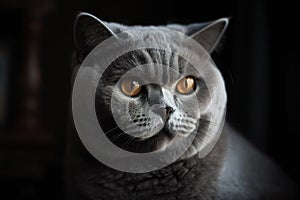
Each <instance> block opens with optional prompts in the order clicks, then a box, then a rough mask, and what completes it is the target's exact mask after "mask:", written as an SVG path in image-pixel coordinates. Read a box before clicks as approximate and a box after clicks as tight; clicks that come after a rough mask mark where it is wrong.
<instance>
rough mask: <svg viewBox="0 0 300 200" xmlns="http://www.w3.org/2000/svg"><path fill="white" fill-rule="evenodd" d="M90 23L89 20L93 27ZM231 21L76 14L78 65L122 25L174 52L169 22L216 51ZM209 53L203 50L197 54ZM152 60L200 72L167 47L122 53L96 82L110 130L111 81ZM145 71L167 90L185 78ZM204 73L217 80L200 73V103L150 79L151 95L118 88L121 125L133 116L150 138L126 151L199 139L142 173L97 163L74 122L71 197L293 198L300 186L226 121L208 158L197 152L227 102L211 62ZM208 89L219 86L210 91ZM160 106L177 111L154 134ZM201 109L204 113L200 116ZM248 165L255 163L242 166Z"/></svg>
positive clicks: (98, 104) (134, 35)
mask: <svg viewBox="0 0 300 200" xmlns="http://www.w3.org/2000/svg"><path fill="white" fill-rule="evenodd" d="M219 22H220V23H219ZM87 24H89V25H91V26H87ZM226 26H227V21H226V20H224V19H223V20H217V21H214V22H211V23H201V24H192V25H189V26H183V25H168V26H158V27H154V26H151V27H140V26H134V27H129V26H124V25H120V24H116V23H106V22H102V21H100V20H98V19H97V18H95V17H92V16H91V15H89V14H85V13H83V14H81V15H79V16H78V17H77V19H76V23H75V45H76V54H77V64H76V65H77V67H78V66H79V65H80V63H81V62H82V60H83V59H84V58H85V56H86V55H87V54H88V53H89V52H90V51H91V50H92V49H93V48H94V47H95V46H96V45H97V44H99V43H100V42H102V41H103V40H105V39H106V38H108V37H111V36H115V34H117V33H119V32H122V31H126V33H127V34H128V37H129V38H130V39H135V40H141V41H143V40H151V41H152V42H156V43H167V44H168V45H169V47H170V50H172V52H174V51H175V52H176V49H178V48H180V46H178V45H175V43H172V41H174V40H175V38H174V37H175V35H172V34H170V33H169V28H170V29H173V30H177V31H179V32H182V33H185V34H188V35H190V36H191V37H193V38H194V39H195V40H196V41H197V42H199V43H200V44H202V46H203V47H204V49H205V50H206V51H207V52H209V53H210V52H212V51H213V50H214V48H215V47H216V45H217V43H218V41H219V39H220V37H221V36H222V34H223V32H224V30H225V28H226ZM198 28H199V29H198ZM153 32H155V34H149V33H153ZM176 37H177V36H176ZM176 40H178V38H176ZM205 53H206V52H199V54H200V55H199V56H201V54H205ZM147 63H160V64H164V65H167V66H169V67H170V68H171V69H175V70H178V71H179V72H181V73H183V74H185V75H187V76H188V75H194V74H186V72H189V73H191V71H192V70H193V69H192V67H191V66H189V63H188V62H187V61H185V60H184V59H183V58H181V57H179V56H178V55H176V54H173V53H168V52H167V51H162V50H154V49H144V50H138V51H134V52H130V53H128V54H126V55H123V56H121V57H120V58H119V59H117V60H116V61H114V62H113V63H112V64H111V66H110V67H109V68H108V69H107V70H106V71H105V73H104V74H103V78H102V79H101V80H100V82H99V83H98V84H99V85H98V90H97V94H96V99H95V100H96V111H97V114H98V119H99V122H100V125H101V126H103V127H104V129H106V130H111V128H112V127H115V124H114V123H113V118H112V114H111V110H110V102H111V101H110V100H111V95H112V88H113V86H114V85H115V84H116V83H117V82H118V80H119V79H120V78H121V76H122V75H123V74H124V73H125V72H127V71H128V70H130V69H132V68H134V67H135V66H137V65H142V64H147ZM199 64H200V63H199ZM155 70H158V71H155ZM146 73H147V75H148V77H149V79H151V77H152V76H153V77H155V78H160V79H162V82H163V83H164V84H165V86H168V87H166V88H172V87H173V85H174V84H176V81H178V79H179V77H176V76H175V77H173V76H170V74H171V72H169V71H168V70H166V71H164V70H163V69H157V68H153V69H152V68H149V71H147V72H146ZM201 75H202V76H205V78H209V79H213V81H212V82H213V85H207V84H205V83H203V82H201V80H202V78H203V77H195V79H196V82H197V87H196V90H195V92H194V93H192V94H191V96H196V97H197V99H198V101H199V103H195V102H193V101H192V100H191V98H190V97H191V96H189V95H186V96H180V95H173V94H174V91H172V89H162V88H161V87H160V86H155V85H151V84H150V85H148V86H147V87H146V90H147V95H145V96H140V97H138V98H131V97H127V96H125V95H124V94H122V93H121V92H120V91H119V92H118V91H117V93H116V95H117V97H118V98H117V99H118V100H119V102H118V103H117V105H116V106H117V108H118V109H117V110H119V114H120V115H122V114H123V115H125V116H127V118H126V117H124V121H123V123H124V124H123V125H124V126H126V125H127V124H126V121H130V120H132V121H133V120H135V121H136V122H134V123H137V124H140V125H142V124H146V125H145V126H138V128H139V129H137V130H135V131H136V134H137V135H136V136H137V137H140V136H147V137H149V138H147V139H146V140H142V141H133V142H131V144H130V145H127V146H125V147H124V146H123V147H124V148H125V149H126V150H129V151H133V152H149V151H153V150H156V149H159V148H161V147H162V146H163V145H165V143H166V142H168V141H170V140H174V139H176V137H179V136H181V137H184V135H185V134H187V133H188V132H190V131H197V135H196V138H195V140H194V142H193V144H192V146H191V147H190V149H189V150H188V151H187V152H186V153H185V155H184V156H183V157H182V158H181V159H179V160H177V161H176V162H175V163H172V164H171V165H169V166H167V167H165V168H163V169H160V170H157V171H153V172H149V173H141V174H131V173H125V172H120V171H116V170H114V169H111V168H109V167H107V166H105V165H103V164H102V163H100V162H98V161H97V160H96V159H94V158H93V157H92V156H91V155H90V154H89V153H88V152H87V151H86V149H85V148H84V147H83V145H82V143H81V142H80V140H79V138H78V136H77V134H76V130H75V128H74V125H72V126H71V131H70V140H69V142H70V143H69V146H68V147H69V148H68V154H67V155H68V157H67V158H68V162H67V173H68V176H67V177H68V179H67V184H68V195H67V196H68V198H69V199H70V200H82V199H97V200H98V199H110V200H112V199H125V200H126V199H130V200H134V199H204V200H205V199H281V198H282V197H285V196H288V197H294V195H295V193H294V191H295V190H294V188H293V187H294V186H293V184H292V183H291V182H290V181H289V180H288V178H286V177H285V176H284V175H283V173H281V172H280V170H279V169H278V168H276V167H275V166H274V165H273V163H272V162H270V161H268V160H267V159H266V158H265V157H264V156H261V155H260V153H259V152H257V151H255V150H253V147H252V146H251V145H249V144H248V143H247V142H245V141H244V140H243V139H242V138H240V137H239V136H237V135H236V134H235V133H234V131H232V130H231V129H230V128H228V127H227V128H226V129H225V130H224V131H223V133H222V135H221V137H220V139H219V141H218V143H217V144H216V145H215V147H214V148H213V150H212V151H211V152H210V153H209V154H208V155H207V156H206V157H204V158H200V157H199V151H200V150H201V148H202V147H203V145H204V144H203V143H204V141H205V140H209V141H210V140H212V139H214V137H215V131H217V130H218V129H219V128H220V126H221V118H222V116H223V115H224V113H225V107H226V92H225V87H224V82H223V79H222V77H221V75H220V73H219V71H218V69H217V68H216V67H215V65H214V64H213V62H210V63H209V64H208V68H207V70H206V71H203V73H201ZM208 89H211V90H212V91H213V92H212V93H211V94H210V93H208ZM124 101H126V102H129V104H132V105H133V106H131V107H130V109H129V110H126V109H125V108H124V106H123V104H122V102H124ZM156 104H159V105H163V106H166V105H168V106H172V107H173V109H174V110H176V112H177V113H175V114H173V115H171V117H170V119H169V121H168V122H169V124H168V125H167V126H166V130H165V131H166V132H168V134H166V133H165V132H163V130H162V132H163V134H162V135H159V134H156V135H151V134H152V129H153V127H154V128H155V125H156V124H159V123H160V121H161V118H162V116H160V115H157V114H155V113H153V112H151V111H150V109H151V106H152V105H156ZM200 110H201V111H204V112H203V113H202V114H200ZM100 113H101V115H100ZM101 116H105V117H104V118H103V117H101ZM172 124H173V125H172ZM174 124H176V125H177V127H175V126H174ZM196 124H198V125H196ZM212 124H213V126H214V127H215V128H214V129H213V131H212V132H208V126H209V125H212ZM127 128H130V127H127ZM226 130H229V131H226ZM175 133H177V134H175ZM116 134H117V133H112V134H110V135H112V136H109V135H108V137H112V138H111V139H114V138H115V136H116ZM169 134H171V136H170V135H169ZM178 135H179V136H178ZM150 136H151V137H150ZM124 137H125V138H122V137H121V138H120V139H119V141H114V142H115V144H116V145H119V146H122V144H124V141H126V140H128V138H126V137H127V136H126V135H125V136H124ZM235 143H237V145H235ZM240 151H244V153H243V154H241V153H239V152H240ZM240 161H241V162H240ZM257 162H259V163H260V164H259V165H251V163H257ZM245 163H247V165H249V166H244V165H245ZM270 171H272V173H275V174H276V178H273V179H272V177H271V175H268V172H270ZM237 172H239V173H237ZM253 181H255V183H254V182H253ZM261 183H262V184H261ZM253 184H257V186H255V187H254V186H253ZM282 184H284V186H282ZM285 186H287V187H285ZM280 187H281V189H280V190H277V191H275V192H274V191H273V189H278V188H280Z"/></svg>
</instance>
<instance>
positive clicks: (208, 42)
mask: <svg viewBox="0 0 300 200" xmlns="http://www.w3.org/2000/svg"><path fill="white" fill-rule="evenodd" d="M228 22H229V20H228V18H221V19H218V20H216V21H213V22H208V23H200V24H190V25H188V26H187V27H186V28H187V35H189V36H190V37H192V38H193V39H194V40H196V41H197V42H198V43H199V44H201V45H202V46H203V48H204V49H205V50H206V51H207V52H208V53H212V52H213V51H214V49H215V48H216V46H217V45H218V43H219V42H220V39H221V38H222V36H223V34H224V32H225V30H226V28H227V26H228Z"/></svg>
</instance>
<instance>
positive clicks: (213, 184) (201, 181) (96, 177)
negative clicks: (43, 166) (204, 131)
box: [70, 133, 227, 199]
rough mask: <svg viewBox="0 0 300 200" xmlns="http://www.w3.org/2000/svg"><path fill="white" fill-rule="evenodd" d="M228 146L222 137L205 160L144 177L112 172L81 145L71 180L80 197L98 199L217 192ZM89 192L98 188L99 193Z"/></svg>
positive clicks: (188, 161) (74, 155)
mask: <svg viewBox="0 0 300 200" xmlns="http://www.w3.org/2000/svg"><path fill="white" fill-rule="evenodd" d="M226 144H227V136H226V135H225V134H224V133H223V134H222V135H221V137H220V139H219V141H218V143H217V144H216V145H215V147H214V149H213V150H212V151H211V152H210V153H209V154H208V155H207V156H206V157H204V158H199V157H198V155H197V154H196V155H195V156H193V157H190V158H188V159H184V160H179V161H176V162H174V163H172V164H170V165H169V166H167V167H165V168H163V169H160V170H156V171H153V172H148V173H141V174H132V173H125V172H120V171H117V170H114V169H111V168H109V167H107V166H105V165H103V164H101V163H100V162H99V161H97V160H96V159H94V158H93V157H92V156H91V155H90V154H89V153H88V152H87V151H86V150H85V149H84V147H83V146H82V144H80V145H81V148H78V146H77V147H76V148H73V150H75V152H72V150H71V157H72V158H71V160H73V161H75V162H76V163H71V166H70V167H71V168H73V175H75V176H76V177H73V178H72V179H74V178H76V180H73V181H75V182H77V184H78V191H80V193H86V194H85V195H87V196H97V198H104V196H105V197H107V195H109V196H111V198H120V199H132V195H140V192H142V193H145V192H146V193H150V195H158V194H159V195H162V196H163V195H167V196H168V195H171V194H172V195H175V194H176V191H178V190H181V191H186V192H182V193H181V194H185V195H186V194H187V193H188V191H194V192H195V191H198V192H201V191H207V189H209V190H212V191H214V190H217V180H218V177H219V172H220V170H221V168H222V164H223V157H224V154H225V149H226ZM190 183H192V184H190ZM86 188H98V190H99V192H97V191H94V190H89V189H86ZM100 191H101V192H100ZM112 191H114V192H112ZM128 191H132V193H131V192H128ZM195 193H197V192H195ZM102 195H104V196H102ZM148 195H149V194H148ZM178 195H179V194H178ZM190 195H193V193H191V194H190ZM190 198H193V197H192V196H190ZM104 199H105V198H104ZM188 199H189V198H188Z"/></svg>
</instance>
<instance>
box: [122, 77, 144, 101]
mask: <svg viewBox="0 0 300 200" xmlns="http://www.w3.org/2000/svg"><path fill="white" fill-rule="evenodd" d="M121 90H122V92H123V93H124V94H126V95H127V96H130V97H134V96H136V95H138V94H139V93H140V92H141V84H140V83H139V81H137V80H130V79H125V80H123V81H122V82H121Z"/></svg>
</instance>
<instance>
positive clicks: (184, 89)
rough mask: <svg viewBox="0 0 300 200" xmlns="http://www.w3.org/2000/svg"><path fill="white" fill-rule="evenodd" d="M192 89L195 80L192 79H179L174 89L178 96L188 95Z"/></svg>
mask: <svg viewBox="0 0 300 200" xmlns="http://www.w3.org/2000/svg"><path fill="white" fill-rule="evenodd" d="M194 88H195V80H194V79H193V78H192V77H185V78H183V79H181V80H180V81H179V82H178V83H177V85H176V89H177V91H178V92H179V93H180V94H188V93H190V92H192V91H193V90H194Z"/></svg>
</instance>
